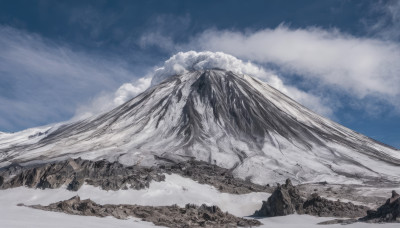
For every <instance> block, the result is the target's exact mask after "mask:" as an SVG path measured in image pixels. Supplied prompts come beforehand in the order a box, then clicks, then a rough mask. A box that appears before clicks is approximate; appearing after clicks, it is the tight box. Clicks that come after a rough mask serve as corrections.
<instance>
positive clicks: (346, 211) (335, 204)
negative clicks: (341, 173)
mask: <svg viewBox="0 0 400 228" xmlns="http://www.w3.org/2000/svg"><path fill="white" fill-rule="evenodd" d="M368 209H369V208H368V207H365V206H359V205H354V204H352V203H343V202H340V201H331V200H327V199H324V198H322V197H320V196H319V195H318V194H317V193H313V194H311V198H310V199H307V200H304V199H303V198H302V197H301V195H300V191H299V189H298V188H297V187H295V186H293V185H292V183H291V181H290V180H289V179H288V180H286V183H285V184H283V185H278V187H277V188H276V190H275V191H274V192H273V193H272V195H271V196H270V197H269V198H268V200H267V201H263V205H262V207H261V209H260V210H258V211H256V212H255V214H254V215H255V216H259V217H272V216H283V215H289V214H294V213H295V212H296V213H298V214H309V215H315V216H320V217H347V218H357V217H362V216H365V215H366V213H367V210H368Z"/></svg>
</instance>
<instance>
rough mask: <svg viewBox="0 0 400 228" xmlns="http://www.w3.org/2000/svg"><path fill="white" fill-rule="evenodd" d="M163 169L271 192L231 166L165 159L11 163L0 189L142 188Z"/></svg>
mask: <svg viewBox="0 0 400 228" xmlns="http://www.w3.org/2000/svg"><path fill="white" fill-rule="evenodd" d="M163 173H168V174H172V173H174V174H178V175H181V176H184V177H188V178H191V179H193V180H195V181H198V182H199V183H201V184H209V185H212V186H214V187H216V188H217V189H218V190H219V191H221V192H227V193H232V194H245V193H250V192H272V188H270V187H269V186H263V185H257V184H253V183H251V182H250V181H248V180H242V179H239V178H235V177H233V175H232V172H231V170H229V169H225V168H221V167H219V166H216V165H212V164H209V163H207V162H203V161H195V160H189V161H181V162H175V161H172V160H170V161H168V162H163V163H162V164H161V165H159V166H154V167H143V166H137V165H135V166H123V165H122V164H120V163H118V162H108V161H106V160H101V161H89V160H82V159H80V158H78V159H69V160H66V161H59V162H53V163H48V164H38V165H35V166H27V167H23V166H19V165H11V166H9V167H7V168H3V169H2V170H0V189H6V188H14V187H20V186H26V187H30V188H42V189H45V188H59V187H61V186H63V185H65V186H67V189H68V190H71V191H77V190H78V189H79V188H80V187H81V186H82V185H83V184H84V183H86V184H89V185H94V186H99V187H101V188H102V189H104V190H118V189H128V188H132V189H143V188H147V187H149V184H150V182H151V181H153V180H154V181H163V180H164V179H165V176H164V175H163Z"/></svg>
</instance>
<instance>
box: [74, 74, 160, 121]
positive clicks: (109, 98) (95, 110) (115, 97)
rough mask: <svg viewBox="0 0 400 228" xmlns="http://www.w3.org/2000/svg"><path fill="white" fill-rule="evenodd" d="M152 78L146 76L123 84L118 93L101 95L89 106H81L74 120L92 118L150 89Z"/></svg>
mask: <svg viewBox="0 0 400 228" xmlns="http://www.w3.org/2000/svg"><path fill="white" fill-rule="evenodd" d="M151 79H152V78H151V77H150V76H145V77H143V78H139V79H138V80H136V81H134V82H131V83H124V84H122V85H121V86H120V87H119V88H118V89H117V91H115V92H109V93H101V94H99V95H97V96H96V97H95V98H94V99H92V100H91V101H90V102H89V103H88V104H84V105H80V106H79V107H78V108H77V110H76V113H75V116H74V117H73V118H72V120H78V119H84V118H88V117H90V116H93V115H96V114H99V113H103V112H106V111H109V110H111V109H113V108H115V107H117V106H119V105H121V104H123V103H125V102H127V101H129V100H130V99H132V98H134V97H135V96H136V95H138V94H140V93H141V92H143V91H145V90H146V89H147V88H149V87H150V83H151Z"/></svg>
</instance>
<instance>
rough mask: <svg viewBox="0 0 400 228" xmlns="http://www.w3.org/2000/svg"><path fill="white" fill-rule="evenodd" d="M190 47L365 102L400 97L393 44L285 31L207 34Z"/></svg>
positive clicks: (398, 53)
mask: <svg viewBox="0 0 400 228" xmlns="http://www.w3.org/2000/svg"><path fill="white" fill-rule="evenodd" d="M190 44H191V45H197V47H198V48H199V49H206V50H214V51H223V52H226V53H229V54H233V55H235V56H237V57H240V58H245V59H249V60H253V61H257V62H260V63H272V64H276V65H277V66H279V67H280V70H282V71H283V72H288V73H295V74H298V75H300V76H301V77H303V78H306V79H314V80H315V79H317V80H319V82H321V83H322V84H325V85H329V86H334V87H336V88H340V89H342V90H344V91H346V92H348V93H350V94H353V95H356V96H358V97H359V98H363V97H365V96H366V95H370V94H377V95H384V96H389V97H393V96H398V95H399V94H400V86H399V85H400V77H399V75H400V65H399V64H398V60H399V59H400V46H399V45H398V44H396V43H392V42H387V41H380V40H376V39H368V38H357V37H353V36H350V35H346V34H342V33H340V32H338V31H335V30H331V31H327V30H321V29H318V28H308V29H289V28H288V27H285V26H280V27H278V28H276V29H265V30H261V31H257V32H253V33H241V32H232V31H214V30H212V31H206V32H204V33H203V34H202V35H200V36H198V38H196V39H195V40H193V41H192V42H191V43H190ZM191 45H189V46H191Z"/></svg>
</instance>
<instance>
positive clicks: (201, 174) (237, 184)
mask: <svg viewBox="0 0 400 228" xmlns="http://www.w3.org/2000/svg"><path fill="white" fill-rule="evenodd" d="M156 159H161V158H159V157H156ZM169 162H170V163H166V164H163V165H160V166H159V168H160V170H161V171H162V172H166V173H175V174H179V175H181V176H184V177H188V178H190V179H192V180H195V181H197V182H199V183H200V184H208V185H212V186H214V187H216V188H217V189H219V191H221V192H226V193H231V194H246V193H250V192H272V191H273V189H272V188H271V187H269V186H265V185H258V184H254V183H251V182H250V181H249V178H248V179H247V180H242V179H239V178H235V177H234V176H233V174H232V171H231V170H229V169H225V168H222V167H219V166H217V165H214V164H210V163H207V162H204V161H196V160H188V161H184V162H176V163H174V162H173V161H169Z"/></svg>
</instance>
